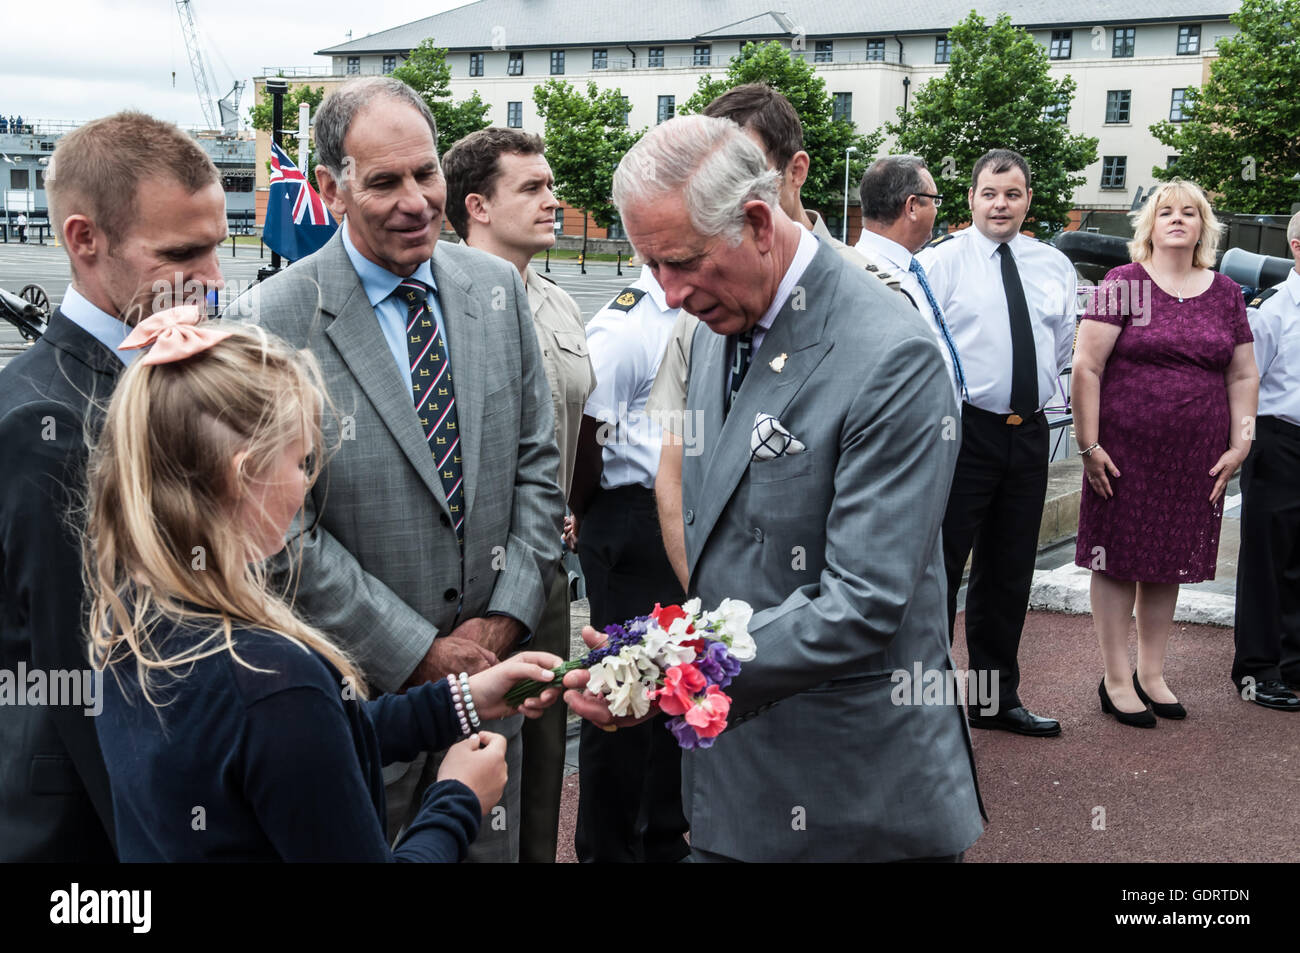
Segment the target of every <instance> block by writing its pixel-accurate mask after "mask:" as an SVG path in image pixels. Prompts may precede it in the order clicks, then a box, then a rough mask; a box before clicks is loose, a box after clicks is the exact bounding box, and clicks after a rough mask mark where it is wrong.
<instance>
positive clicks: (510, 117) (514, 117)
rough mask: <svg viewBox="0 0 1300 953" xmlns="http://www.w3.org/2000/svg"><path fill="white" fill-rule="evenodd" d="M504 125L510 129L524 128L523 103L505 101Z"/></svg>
mask: <svg viewBox="0 0 1300 953" xmlns="http://www.w3.org/2000/svg"><path fill="white" fill-rule="evenodd" d="M506 125H507V126H509V127H510V128H511V129H522V128H524V104H523V103H522V102H518V103H506Z"/></svg>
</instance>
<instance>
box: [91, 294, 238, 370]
mask: <svg viewBox="0 0 1300 953" xmlns="http://www.w3.org/2000/svg"><path fill="white" fill-rule="evenodd" d="M204 314H205V312H204V309H203V308H201V307H199V306H198V305H181V306H180V307H178V308H168V309H167V310H166V311H159V312H158V313H157V314H153V315H150V316H149V317H147V318H145V319H144V320H143V321H141V322H140V323H139V324H137V325H136V326H135V327H134V328H132V329H131V333H130V334H128V335H127V336H126V340H125V341H123V342H122V343H121V344H119V345H118V348H117V349H118V350H119V351H134V350H136V349H137V348H142V347H148V348H150V350H149V353H148V354H146V355H144V357H142V358H140V363H141V364H170V363H171V362H172V361H183V360H185V358H187V357H193V356H194V355H195V354H198V353H200V352H202V351H206V350H207V349H208V348H210V347H212V345H214V344H216V343H218V342H220V341H224V340H225V339H226V338H228V337H230V336H231V333H232V332H230V331H222V330H219V329H217V328H209V327H204V326H203V320H204Z"/></svg>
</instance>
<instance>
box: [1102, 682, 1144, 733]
mask: <svg viewBox="0 0 1300 953" xmlns="http://www.w3.org/2000/svg"><path fill="white" fill-rule="evenodd" d="M1097 694H1098V695H1099V696H1100V697H1101V710H1102V711H1104V712H1105V713H1106V714H1108V715H1114V716H1115V720H1116V721H1118V722H1119V723H1120V724H1121V725H1132V726H1133V727H1134V728H1154V727H1155V726H1156V716H1155V715H1153V714H1151V712H1149V711H1147V710H1146V709H1145V708H1144V709H1142V710H1141V711H1133V712H1128V711H1120V710H1119V709H1118V708H1116V707H1115V704H1114V702H1112V701H1111V700H1110V695H1108V694H1106V679H1105V678H1104V677H1103V678H1102V680H1101V684H1100V685H1098V686H1097Z"/></svg>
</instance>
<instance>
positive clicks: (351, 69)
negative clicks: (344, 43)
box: [348, 56, 361, 76]
mask: <svg viewBox="0 0 1300 953" xmlns="http://www.w3.org/2000/svg"><path fill="white" fill-rule="evenodd" d="M360 72H361V57H359V56H349V57H348V75H349V76H355V75H356V74H357V73H360Z"/></svg>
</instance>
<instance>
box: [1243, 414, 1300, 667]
mask: <svg viewBox="0 0 1300 953" xmlns="http://www.w3.org/2000/svg"><path fill="white" fill-rule="evenodd" d="M1241 494H1242V501H1241V552H1240V554H1239V555H1238V557H1237V611H1236V625H1235V637H1236V644H1237V651H1236V655H1235V657H1234V658H1233V660H1232V680H1233V681H1234V682H1236V683H1237V684H1238V685H1240V684H1241V680H1242V679H1243V678H1246V677H1247V676H1250V677H1252V678H1254V679H1255V681H1256V682H1262V681H1266V680H1270V679H1283V680H1285V681H1286V682H1288V683H1290V684H1292V685H1300V427H1297V426H1295V425H1294V424H1289V423H1287V422H1286V421H1285V420H1279V419H1278V418H1276V417H1259V418H1257V419H1256V422H1255V444H1254V446H1253V447H1251V450H1250V456H1248V457H1247V458H1246V462H1245V464H1243V465H1242V468H1241Z"/></svg>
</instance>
